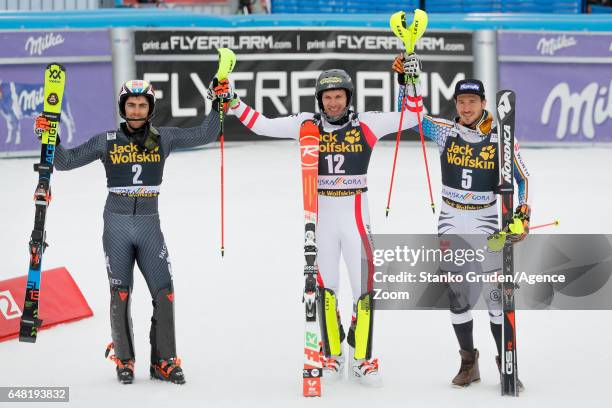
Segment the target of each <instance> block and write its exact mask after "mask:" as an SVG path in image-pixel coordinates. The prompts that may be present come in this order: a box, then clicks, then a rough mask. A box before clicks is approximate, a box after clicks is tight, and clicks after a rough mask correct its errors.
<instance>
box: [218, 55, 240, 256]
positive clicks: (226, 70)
mask: <svg viewBox="0 0 612 408" xmlns="http://www.w3.org/2000/svg"><path fill="white" fill-rule="evenodd" d="M217 52H218V53H219V67H218V69H217V79H218V80H219V81H221V80H223V79H226V78H227V76H228V75H229V74H230V72H232V70H233V69H234V65H236V55H235V54H234V52H233V51H232V50H230V49H229V48H218V49H217ZM224 119H225V106H224V100H223V99H220V100H219V122H220V123H221V136H220V137H219V142H220V143H221V146H220V147H221V257H222V258H223V256H224V255H225V155H224V151H225V149H224V144H225V131H224V128H223V120H224Z"/></svg>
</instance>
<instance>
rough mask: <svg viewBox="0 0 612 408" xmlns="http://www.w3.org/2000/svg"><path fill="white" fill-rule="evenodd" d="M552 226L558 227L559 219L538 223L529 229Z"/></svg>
mask: <svg viewBox="0 0 612 408" xmlns="http://www.w3.org/2000/svg"><path fill="white" fill-rule="evenodd" d="M550 226H555V227H558V226H559V220H554V221H553V222H549V223H547V224H540V225H536V226H533V227H529V231H533V230H534V229H538V228H545V227H550Z"/></svg>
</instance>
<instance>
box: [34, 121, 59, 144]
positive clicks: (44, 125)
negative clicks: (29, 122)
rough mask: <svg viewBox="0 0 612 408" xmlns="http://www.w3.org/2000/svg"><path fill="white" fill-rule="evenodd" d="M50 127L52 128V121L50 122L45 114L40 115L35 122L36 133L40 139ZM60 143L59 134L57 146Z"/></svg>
mask: <svg viewBox="0 0 612 408" xmlns="http://www.w3.org/2000/svg"><path fill="white" fill-rule="evenodd" d="M49 129H51V122H49V119H47V118H46V117H44V116H43V115H38V116H37V117H36V120H35V122H34V134H35V135H36V137H37V138H38V139H39V140H40V139H42V135H43V133H45V131H47V130H49ZM59 144H60V138H59V134H58V135H57V139H56V142H55V145H56V146H57V145H59Z"/></svg>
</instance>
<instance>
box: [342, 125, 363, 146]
mask: <svg viewBox="0 0 612 408" xmlns="http://www.w3.org/2000/svg"><path fill="white" fill-rule="evenodd" d="M344 140H346V141H347V142H349V143H350V144H353V143H355V142H359V141H360V140H361V133H360V132H359V131H358V130H357V129H351V130H349V131H348V132H346V133H345V135H344Z"/></svg>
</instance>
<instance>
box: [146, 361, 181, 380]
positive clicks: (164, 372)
mask: <svg viewBox="0 0 612 408" xmlns="http://www.w3.org/2000/svg"><path fill="white" fill-rule="evenodd" d="M150 373H151V378H152V379H156V380H161V381H168V382H171V383H173V384H185V375H184V374H183V369H182V368H181V359H180V358H170V359H168V360H159V361H158V362H157V363H155V364H151V370H150Z"/></svg>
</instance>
